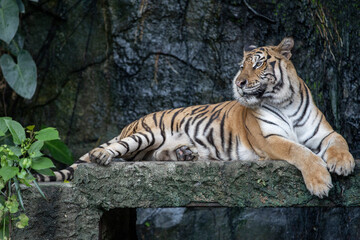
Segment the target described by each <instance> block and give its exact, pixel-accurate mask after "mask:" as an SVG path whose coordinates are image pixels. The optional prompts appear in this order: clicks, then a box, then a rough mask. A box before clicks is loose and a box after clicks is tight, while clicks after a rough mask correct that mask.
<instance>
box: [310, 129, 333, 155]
mask: <svg viewBox="0 0 360 240" xmlns="http://www.w3.org/2000/svg"><path fill="white" fill-rule="evenodd" d="M334 132H335V131H331V132H330V133H329V134H327V135H326V136H325V137H323V138H322V139H321V141H320V143H319V145H318V146H317V148H315V149H311V150H312V151H313V152H314V153H315V154H318V153H319V152H320V150H321V145H322V143H323V141H324V140H325V139H326V138H327V137H328V136H330V135H331V134H333V133H334Z"/></svg>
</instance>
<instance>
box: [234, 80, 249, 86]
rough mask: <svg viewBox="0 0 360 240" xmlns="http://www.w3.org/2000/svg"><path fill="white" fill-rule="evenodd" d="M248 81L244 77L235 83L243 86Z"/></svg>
mask: <svg viewBox="0 0 360 240" xmlns="http://www.w3.org/2000/svg"><path fill="white" fill-rule="evenodd" d="M246 83H247V80H246V79H242V80H236V82H235V84H236V86H238V87H239V88H243V87H244V86H245V85H246Z"/></svg>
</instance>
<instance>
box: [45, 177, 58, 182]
mask: <svg viewBox="0 0 360 240" xmlns="http://www.w3.org/2000/svg"><path fill="white" fill-rule="evenodd" d="M43 178H44V177H43ZM57 180H58V179H56V177H55V176H49V181H50V182H56V181H57Z"/></svg>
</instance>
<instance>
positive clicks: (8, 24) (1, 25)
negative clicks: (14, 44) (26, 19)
mask: <svg viewBox="0 0 360 240" xmlns="http://www.w3.org/2000/svg"><path fill="white" fill-rule="evenodd" d="M18 27H19V7H18V6H17V4H16V2H15V1H14V0H0V39H1V40H3V41H5V42H6V43H7V44H9V43H10V41H11V39H13V37H14V36H15V33H16V31H17V29H18Z"/></svg>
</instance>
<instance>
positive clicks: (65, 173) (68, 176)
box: [33, 153, 90, 182]
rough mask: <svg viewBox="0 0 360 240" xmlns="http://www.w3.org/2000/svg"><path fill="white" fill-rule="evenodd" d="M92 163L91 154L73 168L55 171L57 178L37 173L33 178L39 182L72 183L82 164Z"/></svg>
mask: <svg viewBox="0 0 360 240" xmlns="http://www.w3.org/2000/svg"><path fill="white" fill-rule="evenodd" d="M83 163H90V157H89V153H87V154H85V155H84V156H82V157H80V159H79V160H77V161H76V162H75V163H73V164H72V165H71V166H69V167H67V168H65V169H62V170H58V171H54V174H55V176H46V175H43V174H40V173H35V174H33V176H34V177H35V178H36V180H37V181H38V182H63V181H71V180H72V179H73V178H74V172H75V170H76V169H77V167H78V166H79V165H80V164H83Z"/></svg>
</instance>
